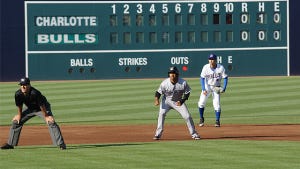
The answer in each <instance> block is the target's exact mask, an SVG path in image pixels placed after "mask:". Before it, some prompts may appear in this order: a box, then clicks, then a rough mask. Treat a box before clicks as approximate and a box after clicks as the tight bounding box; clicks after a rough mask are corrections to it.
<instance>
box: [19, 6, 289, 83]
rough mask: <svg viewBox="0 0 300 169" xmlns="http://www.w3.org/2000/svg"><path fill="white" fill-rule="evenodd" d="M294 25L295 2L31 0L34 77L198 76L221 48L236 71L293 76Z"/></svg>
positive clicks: (29, 47) (29, 45)
mask: <svg viewBox="0 0 300 169" xmlns="http://www.w3.org/2000/svg"><path fill="white" fill-rule="evenodd" d="M288 26H289V1H288V0H226V1H225V0H188V1H183V0H178V1H176V0H171V1H167V0H164V1H161V0H159V1H25V36H26V37H25V39H26V46H25V49H26V52H25V54H26V56H25V57H26V75H27V76H29V77H31V78H32V79H36V80H68V79H74V80H76V79H116V78H156V77H166V72H167V71H168V67H170V66H177V67H178V68H179V69H180V73H181V75H182V76H183V77H198V76H199V75H200V72H201V70H202V66H203V65H204V64H206V63H207V62H208V61H207V57H208V55H209V54H210V53H215V54H216V55H217V56H218V62H219V63H221V64H223V65H224V67H225V68H226V71H227V73H228V74H229V75H230V76H277V75H285V76H286V75H287V76H288V75H289V27H288Z"/></svg>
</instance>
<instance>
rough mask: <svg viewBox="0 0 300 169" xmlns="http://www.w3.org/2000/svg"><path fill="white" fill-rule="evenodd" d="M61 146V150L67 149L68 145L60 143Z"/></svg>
mask: <svg viewBox="0 0 300 169" xmlns="http://www.w3.org/2000/svg"><path fill="white" fill-rule="evenodd" d="M59 148H60V149H61V150H65V149H67V146H66V144H61V145H59Z"/></svg>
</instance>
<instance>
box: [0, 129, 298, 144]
mask: <svg viewBox="0 0 300 169" xmlns="http://www.w3.org/2000/svg"><path fill="white" fill-rule="evenodd" d="M60 127H61V131H62V134H63V137H64V139H65V142H66V144H98V143H128V142H153V141H154V140H153V139H152V138H153V136H154V131H155V127H156V126H155V125H117V126H110V125H108V126H99V125H61V126H60ZM9 128H10V126H0V131H1V132H0V141H1V144H2V143H5V142H6V141H7V137H8V132H9ZM196 129H197V131H198V132H199V134H200V135H201V139H202V140H209V139H232V140H286V141H300V131H299V129H300V124H266V125H264V124H262V125H222V126H221V127H218V128H217V127H214V126H213V125H207V126H204V127H198V126H197V127H196ZM176 140H178V141H179V140H192V139H191V136H190V135H189V133H188V130H187V127H186V126H185V125H182V124H180V125H170V124H169V125H168V124H167V125H165V130H164V133H163V136H162V139H161V140H159V141H176ZM51 144H52V142H51V139H50V135H49V131H48V128H47V126H45V125H41V126H26V125H25V126H24V127H23V130H22V133H21V137H20V141H19V146H25V145H51Z"/></svg>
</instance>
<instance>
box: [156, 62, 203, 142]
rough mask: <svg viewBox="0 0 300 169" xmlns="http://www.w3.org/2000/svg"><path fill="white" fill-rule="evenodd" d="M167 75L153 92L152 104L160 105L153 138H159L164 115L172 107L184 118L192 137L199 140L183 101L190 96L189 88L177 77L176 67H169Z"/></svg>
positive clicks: (162, 127)
mask: <svg viewBox="0 0 300 169" xmlns="http://www.w3.org/2000/svg"><path fill="white" fill-rule="evenodd" d="M168 75H169V78H167V79H165V80H164V81H163V82H162V83H161V84H160V86H159V88H158V89H157V91H156V93H155V99H154V105H155V106H158V105H160V109H159V113H158V120H157V129H156V132H155V136H154V138H153V139H154V140H159V139H160V138H161V136H162V133H163V129H164V122H165V118H166V115H167V113H168V112H169V111H170V110H171V109H174V110H176V111H177V112H179V113H180V114H181V116H182V118H183V119H185V121H186V124H187V127H188V130H189V133H190V134H191V136H192V138H193V139H195V140H199V139H200V136H199V135H198V133H197V131H196V130H195V125H194V121H193V119H192V116H191V114H190V113H189V111H188V108H187V106H186V104H185V103H184V102H185V101H186V100H188V98H189V96H190V92H191V88H190V87H189V85H188V84H187V82H186V81H185V80H183V79H181V78H179V71H178V69H177V68H176V67H170V69H169V72H168ZM161 95H163V97H162V99H161V102H160V101H159V99H160V96H161Z"/></svg>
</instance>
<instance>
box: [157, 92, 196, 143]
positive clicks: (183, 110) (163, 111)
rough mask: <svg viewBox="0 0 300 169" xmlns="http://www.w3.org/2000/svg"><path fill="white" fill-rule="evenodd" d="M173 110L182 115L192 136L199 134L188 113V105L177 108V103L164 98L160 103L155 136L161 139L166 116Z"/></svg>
mask: <svg viewBox="0 0 300 169" xmlns="http://www.w3.org/2000/svg"><path fill="white" fill-rule="evenodd" d="M171 109H174V110H176V111H177V112H179V113H180V114H181V116H182V118H183V119H184V120H185V121H186V125H187V127H188V130H189V133H190V134H191V135H193V134H195V133H197V131H196V130H195V125H194V121H193V119H192V116H191V114H190V113H189V111H188V108H187V106H186V104H185V103H184V104H182V105H181V106H176V102H174V101H171V100H168V99H165V98H163V99H162V101H161V103H160V109H159V114H158V119H157V129H156V132H155V136H159V137H160V136H161V135H162V132H163V129H164V122H165V118H166V115H167V113H168V112H169V111H170V110H171Z"/></svg>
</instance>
